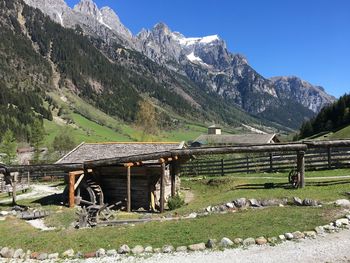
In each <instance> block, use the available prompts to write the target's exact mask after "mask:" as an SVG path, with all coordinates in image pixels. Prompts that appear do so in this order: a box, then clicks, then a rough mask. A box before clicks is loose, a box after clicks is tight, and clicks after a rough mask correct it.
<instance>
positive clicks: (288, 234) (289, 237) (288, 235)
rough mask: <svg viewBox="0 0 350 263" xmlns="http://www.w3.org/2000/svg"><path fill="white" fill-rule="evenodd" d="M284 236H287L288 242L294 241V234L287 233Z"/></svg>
mask: <svg viewBox="0 0 350 263" xmlns="http://www.w3.org/2000/svg"><path fill="white" fill-rule="evenodd" d="M284 236H285V238H286V239H287V240H292V239H293V234H292V233H285V234H284Z"/></svg>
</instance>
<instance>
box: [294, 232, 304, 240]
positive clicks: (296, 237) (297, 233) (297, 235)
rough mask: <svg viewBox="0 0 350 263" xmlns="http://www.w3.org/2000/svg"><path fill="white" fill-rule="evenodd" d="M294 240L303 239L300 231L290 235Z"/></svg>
mask: <svg viewBox="0 0 350 263" xmlns="http://www.w3.org/2000/svg"><path fill="white" fill-rule="evenodd" d="M292 235H293V238H294V239H302V238H304V237H305V235H304V233H302V232H300V231H295V232H293V233H292Z"/></svg>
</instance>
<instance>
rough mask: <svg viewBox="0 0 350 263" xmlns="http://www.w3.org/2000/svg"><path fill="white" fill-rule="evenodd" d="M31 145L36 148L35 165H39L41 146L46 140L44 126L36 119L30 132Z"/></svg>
mask: <svg viewBox="0 0 350 263" xmlns="http://www.w3.org/2000/svg"><path fill="white" fill-rule="evenodd" d="M30 133H31V134H30V144H31V146H32V147H34V158H33V162H34V163H39V160H40V146H41V145H42V143H43V140H44V135H45V131H44V127H43V124H42V122H41V121H40V120H38V119H36V120H35V121H34V123H33V125H32V126H31V131H30Z"/></svg>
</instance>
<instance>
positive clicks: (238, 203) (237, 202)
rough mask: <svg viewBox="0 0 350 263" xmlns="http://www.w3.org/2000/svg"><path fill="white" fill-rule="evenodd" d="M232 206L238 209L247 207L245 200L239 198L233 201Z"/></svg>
mask: <svg viewBox="0 0 350 263" xmlns="http://www.w3.org/2000/svg"><path fill="white" fill-rule="evenodd" d="M233 203H234V205H235V206H236V207H238V208H242V207H245V206H246V205H247V199H245V198H239V199H236V200H234V201H233Z"/></svg>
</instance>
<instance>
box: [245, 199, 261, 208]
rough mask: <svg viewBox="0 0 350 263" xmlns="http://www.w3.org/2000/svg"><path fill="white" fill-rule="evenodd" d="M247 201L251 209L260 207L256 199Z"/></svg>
mask: <svg viewBox="0 0 350 263" xmlns="http://www.w3.org/2000/svg"><path fill="white" fill-rule="evenodd" d="M248 201H249V205H250V206H251V207H260V206H261V204H260V202H259V201H258V200H256V199H249V200H248Z"/></svg>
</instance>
